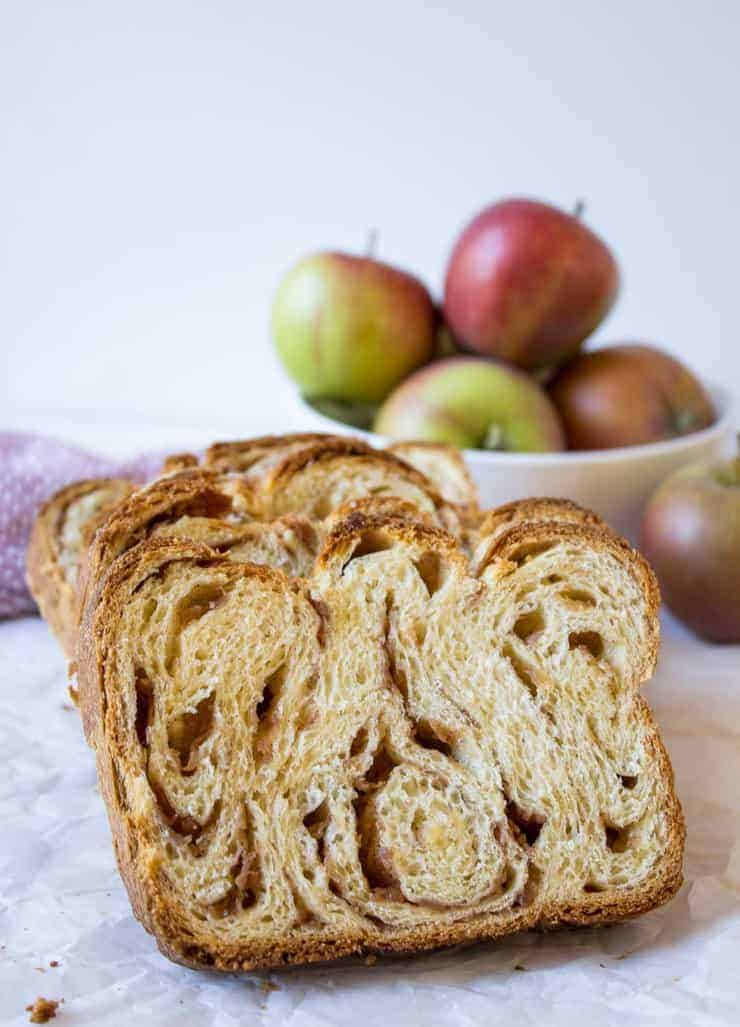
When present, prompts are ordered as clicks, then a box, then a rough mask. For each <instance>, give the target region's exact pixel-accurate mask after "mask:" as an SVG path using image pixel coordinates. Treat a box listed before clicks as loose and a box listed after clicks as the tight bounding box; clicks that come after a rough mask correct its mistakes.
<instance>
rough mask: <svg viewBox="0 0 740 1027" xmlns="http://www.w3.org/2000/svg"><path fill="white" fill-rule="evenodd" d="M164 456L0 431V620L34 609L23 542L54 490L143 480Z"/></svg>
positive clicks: (149, 475)
mask: <svg viewBox="0 0 740 1027" xmlns="http://www.w3.org/2000/svg"><path fill="white" fill-rule="evenodd" d="M162 460H163V455H162V454H161V453H150V454H144V455H142V456H139V457H137V458H135V459H133V460H128V461H126V462H121V461H116V460H109V459H106V458H104V457H101V456H96V455H95V454H93V453H87V452H86V451H85V450H83V449H78V448H77V447H76V446H70V445H68V444H67V443H65V442H60V441H59V440H57V439H50V438H44V437H43V436H41V435H31V434H25V433H22V432H0V618H2V617H17V616H19V615H20V614H23V613H33V612H34V610H35V609H36V605H35V603H34V601H33V599H32V598H31V594H30V593H29V591H28V588H27V587H26V579H25V567H26V546H27V545H28V538H29V535H30V534H31V526H32V525H33V519H34V517H35V516H36V512H37V510H38V509H39V507H40V506H41V504H42V503H43V502H44V500H45V499H48V497H49V496H50V495H51V494H52V492H56V490H57V489H59V488H61V487H62V486H63V485H68V484H69V483H70V482H72V481H77V480H78V479H80V478H97V477H101V476H104V477H108V476H121V477H124V478H132V479H133V480H134V481H142V482H143V481H146V480H148V479H149V478H152V477H154V475H155V474H156V473H157V471H158V470H159V468H160V467H161V465H162Z"/></svg>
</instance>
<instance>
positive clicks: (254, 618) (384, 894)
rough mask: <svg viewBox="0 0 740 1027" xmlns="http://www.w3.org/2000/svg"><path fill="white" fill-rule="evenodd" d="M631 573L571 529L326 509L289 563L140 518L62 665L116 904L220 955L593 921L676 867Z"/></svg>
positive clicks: (408, 942) (213, 961) (652, 887)
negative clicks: (300, 574)
mask: <svg viewBox="0 0 740 1027" xmlns="http://www.w3.org/2000/svg"><path fill="white" fill-rule="evenodd" d="M657 611H658V592H657V587H656V585H655V582H654V579H653V576H652V574H651V572H650V570H649V569H648V567H647V565H646V564H645V562H644V561H643V560H642V558H641V557H640V556H639V555H638V554H637V553H635V552H634V551H632V550H631V549H630V548H629V547H628V546H627V544H626V543H625V542H623V541H621V540H620V539H617V538H616V537H615V536H614V535H612V534H611V533H610V532H608V531H606V530H604V529H603V528H601V527H600V526H599V525H592V524H584V523H571V524H554V523H551V522H547V521H544V522H540V523H526V522H521V523H519V524H517V525H516V526H515V527H513V528H510V529H509V530H508V531H505V532H503V533H502V534H500V535H499V536H498V537H497V539H496V543H495V546H493V547H492V548H490V549H489V551H488V552H487V553H486V556H485V559H482V560H481V561H480V562H479V564H478V566H477V568H476V571H475V573H474V572H473V570H472V568H471V565H470V564H469V562H468V560H467V559H466V557H465V556H464V555H463V553H462V551H461V549H460V547H459V545H458V543H457V542H456V540H455V539H454V538H453V537H452V536H451V535H449V534H447V533H445V532H443V531H441V530H439V529H438V528H434V527H431V526H429V525H428V524H422V523H414V522H412V521H409V520H408V519H403V518H402V517H399V516H396V515H394V514H392V513H391V514H389V513H387V512H386V513H375V514H370V515H369V514H367V513H363V512H360V511H358V510H354V511H353V512H351V513H350V514H349V515H348V516H347V517H346V519H344V520H341V519H339V520H336V521H335V523H334V525H333V528H332V530H331V532H330V533H329V535H328V537H327V538H326V540H325V543H324V546H323V549H322V551H321V553H320V555H319V557H318V559H317V561H316V565H315V568H314V570H313V573H312V574H311V576H310V577H309V578H308V579H303V578H296V577H292V576H289V575H286V574H285V573H282V572H281V571H278V570H275V569H272V568H268V567H265V566H257V565H255V564H251V563H236V562H233V561H230V560H228V559H227V558H225V557H223V556H220V555H218V554H217V553H216V552H215V551H214V550H213V549H212V548H210V547H208V546H205V545H203V544H201V543H198V542H193V541H185V540H182V539H173V538H149V539H147V540H146V541H143V542H141V543H140V544H139V545H137V546H135V547H134V548H132V549H129V550H128V551H127V552H124V553H123V554H122V555H121V556H120V557H119V558H118V559H117V560H116V561H115V562H114V563H113V565H112V566H111V567H110V569H109V572H108V574H107V576H106V579H105V583H104V585H103V586H102V589H101V591H100V593H99V595H98V596H97V598H96V601H95V602H91V603H89V604H88V606H87V608H86V611H85V619H84V623H83V626H82V631H81V645H80V668H79V674H80V686H81V695H82V708H83V718H84V723H85V729H86V733H87V736H88V738H89V740H90V741H91V743H92V744H93V745H94V747H95V749H96V754H97V761H98V769H99V776H100V781H101V785H102V791H103V794H104V797H105V801H106V805H107V807H108V813H109V818H110V822H111V827H112V832H113V837H114V843H115V848H116V854H117V858H118V862H119V866H120V869H121V872H122V875H123V878H124V880H125V883H126V885H127V888H128V891H129V895H130V897H131V901H132V905H133V908H134V911H135V913H136V915H137V916H138V917H139V918H140V919H141V921H142V922H143V923H144V925H145V926H146V927H147V928H148V929H149V930H150V931H152V932H153V933H154V935H155V937H156V939H157V942H158V944H159V946H160V948H161V949H162V951H163V952H164V953H165V954H166V955H168V956H170V957H171V958H172V959H175V960H177V961H178V962H182V963H185V964H187V965H190V966H194V967H210V968H215V969H219V970H225V971H234V970H249V969H253V968H256V967H275V966H279V965H282V964H285V963H304V962H311V961H315V960H326V959H333V958H336V957H339V956H345V955H348V954H350V953H358V952H373V951H377V952H384V951H417V950H421V949H427V948H432V947H436V946H441V945H451V944H457V943H460V942H471V941H476V940H480V939H485V938H493V937H496V936H498V935H502V934H506V933H509V932H512V931H515V930H520V929H524V928H531V927H550V926H555V925H557V924H598V923H611V922H615V921H618V920H621V919H623V918H625V917H629V916H632V915H634V914H637V913H640V912H643V911H645V910H648V909H651V908H653V907H654V906H656V905H658V904H659V903H661V902H664V901H666V900H667V899H668V898H669V897H670V896H671V895H673V893H674V892H675V891H676V889H677V888H678V886H679V884H680V881H681V862H682V848H683V822H682V818H681V811H680V807H679V804H678V801H677V799H676V796H675V793H674V790H673V778H672V772H671V768H670V764H669V761H668V757H667V756H666V753H665V751H664V749H663V746H662V744H661V741H660V738H659V735H658V732H657V729H656V726H655V724H654V722H653V719H652V716H651V714H650V712H649V709H648V707H647V705H646V703H645V702H644V701H643V699H642V698H641V697H640V695H639V693H638V689H639V686H640V684H641V683H642V682H644V681H645V680H646V679H647V678H649V676H650V675H651V673H652V671H653V667H654V664H655V659H656V653H657V645H658V618H657Z"/></svg>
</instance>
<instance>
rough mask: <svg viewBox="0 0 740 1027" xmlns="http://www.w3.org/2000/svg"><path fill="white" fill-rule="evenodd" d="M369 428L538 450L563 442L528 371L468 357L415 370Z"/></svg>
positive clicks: (400, 435)
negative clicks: (526, 372)
mask: <svg viewBox="0 0 740 1027" xmlns="http://www.w3.org/2000/svg"><path fill="white" fill-rule="evenodd" d="M373 427H374V430H375V431H376V432H379V433H380V434H381V435H388V436H390V437H391V438H393V439H423V440H426V441H429V442H446V443H449V444H451V445H453V446H458V447H460V448H461V449H496V450H511V451H513V452H530V453H540V452H550V451H555V450H560V449H562V448H563V446H564V437H563V430H562V428H561V426H560V421H559V418H558V415H557V412H556V411H555V408H554V407H553V405H552V403H551V402H550V400H549V399H548V398H547V394H546V393H545V392H544V390H543V389H541V388H540V386H539V385H538V384H537V383H536V382H535V381H534V380H533V379H532V378H530V377H529V375H527V374H525V373H524V372H523V371H520V370H518V369H517V368H515V367H510V366H508V365H506V364H502V363H498V362H496V361H492V360H484V359H483V358H481V357H471V356H461V357H448V358H447V359H445V360H438V361H436V362H435V363H433V364H430V365H429V366H428V367H424V368H422V369H421V370H419V371H416V372H415V373H414V374H412V375H411V376H410V377H409V378H407V379H406V381H405V382H403V383H402V384H401V385H399V387H398V388H397V389H396V390H395V392H392V393H391V395H390V396H389V397H388V399H387V400H386V401H385V403H384V404H383V406H382V407H381V408H380V410H379V411H378V416H377V417H376V419H375V424H374V425H373Z"/></svg>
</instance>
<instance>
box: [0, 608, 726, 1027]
mask: <svg viewBox="0 0 740 1027" xmlns="http://www.w3.org/2000/svg"><path fill="white" fill-rule="evenodd" d="M647 695H648V698H649V700H650V702H651V703H652V705H653V708H654V709H655V711H656V714H657V716H658V719H659V721H660V723H661V726H662V729H663V733H664V737H665V739H666V742H667V745H668V749H669V751H670V754H671V757H672V759H673V763H674V767H675V771H676V779H677V786H678V792H679V795H680V797H681V800H682V802H683V806H684V811H685V814H686V820H687V826H688V845H687V856H686V878H687V880H686V884H685V885H684V887H683V889H682V890H681V892H680V894H679V895H678V896H677V897H676V898H675V899H674V900H673V901H672V902H671V903H670V904H669V905H668V906H666V907H664V908H663V909H660V910H657V911H655V912H654V913H650V914H648V915H647V916H645V917H643V918H641V919H640V920H637V921H635V922H633V923H630V924H626V925H622V926H619V927H613V928H606V929H601V930H596V929H588V930H572V931H562V932H557V933H553V934H549V935H538V934H527V935H523V936H518V937H513V938H510V939H507V940H505V941H503V942H497V943H492V944H486V945H480V946H476V947H475V948H471V949H465V950H453V951H448V952H443V953H437V954H432V955H426V956H421V957H417V958H414V959H383V958H380V959H378V961H377V963H375V964H374V965H373V966H367V965H365V963H364V962H363V961H361V960H356V961H354V962H352V963H348V964H344V965H341V966H338V967H337V966H334V967H330V968H326V967H323V968H311V969H305V970H291V971H285V972H282V973H279V974H272V975H265V974H261V975H257V974H253V975H243V976H241V977H236V976H225V977H222V976H218V975H215V974H203V973H196V972H194V971H189V970H185V969H182V968H180V967H177V966H174V965H173V964H171V963H169V962H168V961H167V960H165V959H164V958H163V957H162V956H160V955H159V954H158V952H157V949H156V946H155V944H154V941H153V940H152V938H151V937H150V936H149V935H148V934H146V932H145V931H144V930H143V928H141V927H140V926H139V925H138V924H137V923H136V921H135V920H134V919H133V917H132V916H131V913H130V910H129V905H128V900H127V898H126V894H125V892H124V889H123V886H122V884H121V882H120V879H119V877H118V873H117V870H116V867H115V863H114V860H113V854H112V850H111V845H110V839H109V834H108V825H107V820H106V817H105V811H104V808H103V804H102V801H101V798H100V796H99V794H98V791H97V785H96V780H95V770H94V766H93V757H92V753H91V752H90V750H88V749H87V747H86V745H85V743H84V740H83V737H82V731H81V726H80V722H79V717H78V714H77V712H76V711H75V710H74V709H73V708H72V707H71V705H70V703H69V701H68V699H67V696H66V692H65V673H64V666H63V662H62V659H61V656H60V654H59V650H58V648H57V646H56V643H55V642H54V641H53V639H52V638H51V637H50V635H49V633H48V630H47V628H46V627H45V625H44V624H43V623H42V622H41V621H39V620H36V619H28V620H22V621H16V622H10V623H4V624H1V625H0V754H2V755H1V756H0V768H1V770H2V773H1V774H0V945H2V949H0V1021H1V1022H3V1023H12V1024H21V1023H26V1022H27V1020H28V1014H27V1013H26V1012H24V1007H25V1006H26V1005H27V1004H29V1003H30V1002H32V1001H33V1000H34V999H35V998H36V997H37V996H39V995H43V996H45V997H46V998H54V999H61V998H63V999H64V1003H63V1004H62V1005H61V1006H60V1007H59V1013H58V1017H57V1019H56V1020H55V1021H54V1023H55V1027H56V1024H58V1025H59V1027H65V1025H67V1024H69V1025H73V1024H74V1025H77V1024H95V1025H98V1027H103V1025H110V1024H133V1023H137V1024H146V1025H165V1024H167V1025H169V1024H173V1025H174V1024H177V1025H179V1027H192V1025H207V1027H210V1025H213V1027H226V1025H232V1024H237V1023H248V1024H251V1023H253V1024H275V1025H291V1027H297V1025H301V1027H334V1025H336V1027H355V1025H357V1027H360V1025H376V1024H377V1025H382V1027H395V1025H400V1027H406V1025H407V1024H408V1025H409V1027H410V1025H412V1024H413V1025H416V1024H419V1025H434V1024H440V1025H442V1024H445V1025H446V1024H450V1025H456V1027H472V1025H478V1024H480V1025H484V1024H485V1025H486V1027H489V1025H495V1024H505V1025H507V1027H517V1025H520V1024H522V1025H524V1024H527V1025H528V1024H537V1025H542V1024H545V1025H559V1024H567V1025H568V1027H574V1025H576V1027H581V1025H583V1027H587V1025H588V1027H590V1025H596V1027H610V1025H619V1027H625V1025H630V1027H632V1025H651V1024H661V1025H671V1027H678V1025H684V1024H687V1025H688V1024H691V1025H719V1024H722V1025H730V1024H733V1025H736V1024H740V647H730V648H720V647H712V646H707V645H703V644H701V643H698V642H696V641H694V640H693V639H691V638H689V636H688V635H687V634H686V633H685V632H683V631H682V629H680V628H678V627H676V626H675V625H674V624H672V623H667V624H666V625H665V627H664V644H663V651H662V656H661V661H660V667H659V670H658V674H657V676H656V678H655V680H654V681H653V682H652V683H651V684H650V685H649V686H648V689H647ZM53 960H56V961H58V963H59V965H58V966H57V967H51V966H50V965H49V964H50V962H51V961H53Z"/></svg>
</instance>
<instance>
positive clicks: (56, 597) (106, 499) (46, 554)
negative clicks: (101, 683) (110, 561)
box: [26, 478, 135, 659]
mask: <svg viewBox="0 0 740 1027" xmlns="http://www.w3.org/2000/svg"><path fill="white" fill-rule="evenodd" d="M134 487H135V486H134V484H133V483H132V482H130V481H128V480H127V479H124V478H88V479H85V480H83V481H76V482H73V483H72V484H70V485H66V486H64V488H61V489H59V490H58V491H57V492H55V493H54V494H53V495H52V496H51V497H50V498H49V499H48V500H47V501H46V502H45V503H44V504H43V506H42V507H41V509H40V510H39V512H38V514H37V515H36V519H35V521H34V524H33V528H32V530H31V538H30V541H29V544H28V550H27V552H26V580H27V582H28V588H29V590H30V592H31V595H32V596H33V598H34V599H35V600H36V603H37V605H38V607H39V610H40V611H41V616H42V617H43V618H44V620H45V621H46V622H47V623H48V624H49V627H50V628H51V630H52V631H53V632H54V634H55V635H56V637H57V639H58V640H59V642H60V644H61V646H62V649H63V650H64V653H65V655H66V656H67V658H68V659H71V658H72V656H73V654H74V648H75V639H76V635H77V616H76V607H77V601H76V587H77V586H76V570H77V563H76V559H77V557H76V554H75V553H65V548H69V547H68V546H65V541H64V537H63V534H64V529H65V521H66V519H67V517H68V514H69V512H70V509H72V508H73V507H74V506H75V504H77V503H78V502H79V501H84V500H88V501H90V502H91V509H90V513H89V516H88V517H87V518H85V519H84V522H83V523H81V524H80V528H79V546H80V549H81V550H83V549H84V547H85V546H86V545H87V543H88V542H89V540H90V538H91V537H92V534H93V532H94V531H95V528H96V527H97V526H98V525H99V524H100V523H101V522H102V520H104V519H105V517H106V516H107V514H108V513H109V512H110V510H111V509H113V507H114V506H115V505H116V504H117V503H119V502H120V501H121V500H122V499H123V498H125V497H126V496H127V495H129V494H130V493H131V492H132V491H133V490H134Z"/></svg>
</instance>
